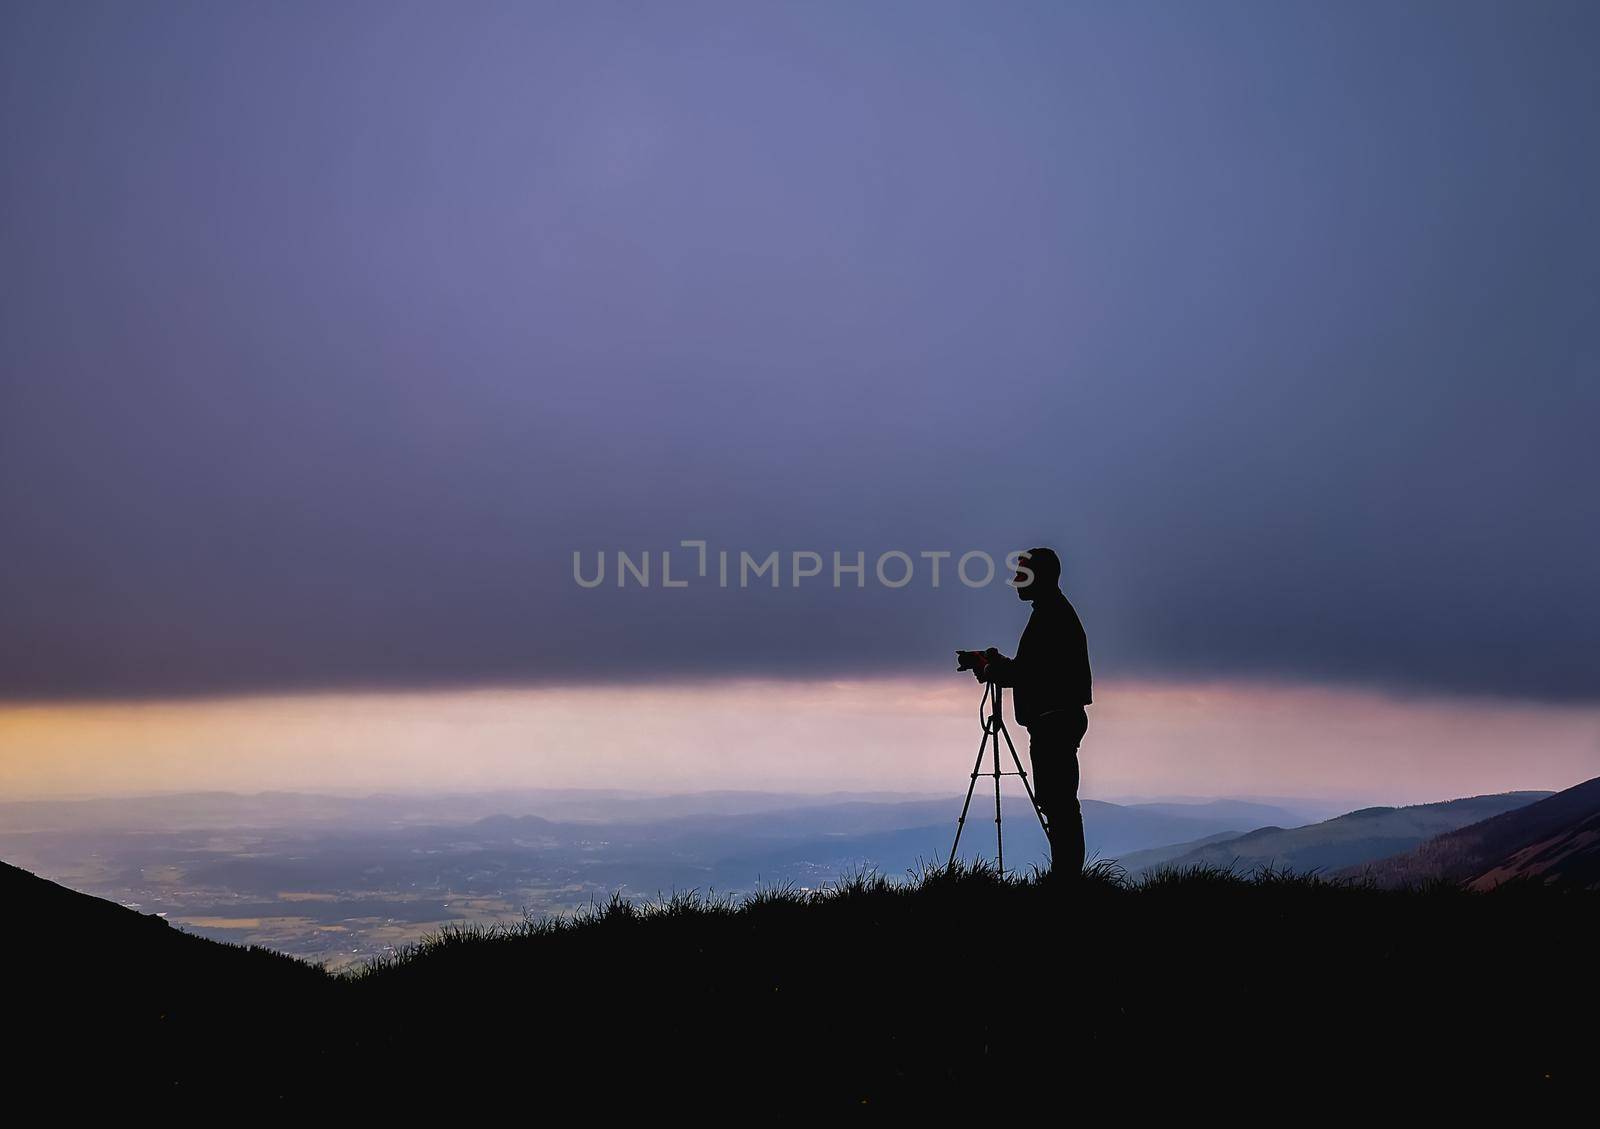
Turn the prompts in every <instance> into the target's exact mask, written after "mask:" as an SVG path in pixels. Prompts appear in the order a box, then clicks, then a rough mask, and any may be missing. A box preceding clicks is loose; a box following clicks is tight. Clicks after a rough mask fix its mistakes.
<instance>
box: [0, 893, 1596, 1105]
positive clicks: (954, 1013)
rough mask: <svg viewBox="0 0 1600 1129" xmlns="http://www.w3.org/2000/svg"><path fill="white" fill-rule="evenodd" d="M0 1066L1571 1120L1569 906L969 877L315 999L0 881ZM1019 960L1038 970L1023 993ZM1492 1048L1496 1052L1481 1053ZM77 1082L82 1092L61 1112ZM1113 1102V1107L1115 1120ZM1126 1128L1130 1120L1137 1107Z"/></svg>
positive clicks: (546, 928)
mask: <svg viewBox="0 0 1600 1129" xmlns="http://www.w3.org/2000/svg"><path fill="white" fill-rule="evenodd" d="M4 881H5V886H4V890H3V891H0V892H3V893H4V894H5V895H6V896H7V905H8V907H9V908H10V909H11V910H12V912H13V916H12V918H11V921H12V928H11V929H9V930H8V931H7V940H6V949H5V952H4V959H5V960H6V962H7V964H6V967H7V968H8V970H9V971H10V972H11V973H12V981H11V985H12V990H11V993H10V996H9V998H8V1027H9V1029H10V1031H12V1032H25V1033H27V1036H28V1037H27V1039H26V1041H23V1042H21V1043H20V1045H19V1046H18V1047H17V1048H16V1049H15V1050H13V1052H12V1053H11V1054H10V1055H9V1056H8V1059H7V1066H8V1069H10V1070H11V1071H12V1073H13V1076H14V1077H18V1078H26V1079H28V1080H29V1083H30V1085H32V1086H34V1087H36V1088H37V1087H39V1086H43V1085H46V1084H49V1085H52V1086H55V1085H58V1084H60V1083H62V1082H71V1084H72V1085H73V1087H75V1088H74V1089H72V1090H59V1089H57V1090H52V1091H50V1092H53V1093H58V1094H59V1093H71V1094H72V1095H73V1102H74V1104H75V1106H79V1107H81V1106H82V1104H83V1103H84V1102H85V1101H88V1100H91V1099H92V1098H96V1097H100V1098H104V1099H106V1100H114V1101H117V1102H119V1103H122V1102H127V1101H129V1100H130V1099H131V1100H134V1101H135V1102H143V1101H147V1100H149V1099H151V1098H161V1099H164V1100H167V1101H170V1100H172V1099H173V1098H174V1097H181V1098H182V1099H183V1102H184V1103H185V1104H183V1105H182V1107H181V1108H183V1109H186V1110H189V1111H190V1112H191V1113H195V1112H204V1113H207V1114H209V1115H214V1116H221V1115H223V1114H224V1113H231V1112H237V1111H239V1110H241V1109H245V1108H248V1109H250V1110H251V1111H252V1112H258V1111H261V1110H267V1109H277V1110H280V1111H283V1112H290V1111H293V1112H296V1113H301V1114H303V1113H305V1112H308V1111H309V1112H317V1113H322V1112H326V1111H328V1110H332V1109H349V1110H352V1111H354V1112H359V1113H361V1114H363V1115H366V1116H370V1115H372V1114H373V1113H375V1112H378V1111H395V1112H404V1113H407V1114H411V1115H415V1114H417V1113H418V1112H419V1111H422V1110H432V1109H449V1110H454V1111H456V1112H457V1113H459V1112H460V1111H461V1110H463V1109H466V1110H471V1111H473V1112H474V1113H480V1112H484V1111H488V1110H491V1109H499V1108H507V1107H511V1108H517V1109H521V1110H523V1111H526V1110H528V1109H531V1108H539V1107H544V1106H548V1105H551V1104H553V1103H557V1102H561V1103H570V1102H574V1101H577V1102H584V1103H585V1104H587V1105H591V1106H594V1107H596V1108H607V1109H614V1108H616V1107H619V1106H628V1107H632V1106H635V1105H640V1104H644V1105H650V1106H655V1107H657V1108H671V1107H677V1108H685V1107H694V1108H707V1109H712V1108H714V1109H718V1110H724V1111H732V1110H734V1109H739V1110H748V1111H755V1110H771V1109H774V1108H784V1109H794V1108H799V1107H817V1106H827V1107H835V1108H838V1107H844V1106H858V1105H860V1104H863V1103H866V1104H869V1105H873V1106H885V1105H887V1106H923V1107H928V1106H932V1107H936V1108H944V1109H947V1108H949V1107H951V1106H953V1105H958V1104H961V1103H964V1102H968V1101H981V1102H983V1103H984V1104H986V1105H995V1104H999V1105H1004V1104H1007V1103H1012V1102H1016V1103H1021V1102H1025V1101H1027V1100H1029V1098H1030V1095H1034V1094H1036V1092H1037V1087H1038V1086H1039V1085H1041V1084H1048V1085H1050V1086H1071V1087H1072V1088H1074V1089H1075V1090H1078V1091H1080V1092H1086V1093H1087V1092H1090V1091H1093V1092H1097V1093H1104V1094H1106V1095H1108V1096H1111V1097H1112V1098H1116V1097H1118V1096H1126V1095H1128V1094H1131V1093H1141V1094H1145V1091H1146V1090H1147V1089H1148V1088H1149V1087H1150V1085H1151V1081H1152V1080H1158V1083H1159V1084H1158V1085H1157V1086H1156V1087H1155V1089H1154V1090H1151V1091H1150V1092H1149V1093H1148V1094H1145V1097H1143V1098H1141V1102H1142V1103H1144V1104H1146V1105H1148V1104H1149V1102H1154V1103H1156V1104H1161V1103H1162V1102H1164V1101H1171V1102H1179V1101H1181V1102H1183V1103H1188V1104H1189V1106H1190V1108H1193V1106H1192V1103H1193V1102H1194V1101H1196V1100H1197V1099H1199V1098H1200V1097H1202V1096H1210V1097H1213V1098H1215V1099H1217V1100H1221V1099H1223V1098H1230V1097H1231V1099H1232V1100H1239V1099H1241V1098H1248V1099H1250V1100H1261V1099H1263V1098H1265V1097H1267V1096H1268V1095H1271V1094H1275V1093H1276V1094H1280V1095H1283V1098H1282V1099H1280V1100H1288V1099H1290V1098H1294V1099H1303V1097H1304V1095H1305V1087H1306V1086H1307V1085H1308V1079H1312V1078H1317V1077H1324V1076H1329V1077H1331V1076H1333V1075H1334V1074H1336V1076H1337V1081H1338V1089H1339V1093H1340V1094H1342V1095H1349V1094H1354V1093H1368V1094H1372V1095H1377V1094H1380V1093H1381V1094H1385V1095H1388V1094H1391V1093H1393V1092H1395V1091H1396V1090H1400V1091H1410V1092H1412V1093H1415V1094H1419V1095H1428V1096H1429V1097H1432V1096H1435V1095H1436V1094H1439V1093H1444V1092H1449V1091H1450V1090H1451V1088H1453V1087H1466V1086H1469V1085H1470V1086H1471V1088H1472V1091H1473V1093H1474V1094H1484V1093H1489V1092H1506V1093H1512V1094H1515V1095H1517V1096H1518V1098H1519V1100H1520V1101H1522V1102H1523V1103H1524V1104H1523V1109H1524V1112H1531V1111H1533V1110H1535V1109H1536V1108H1537V1106H1538V1104H1539V1102H1540V1101H1541V1100H1542V1098H1543V1096H1544V1095H1546V1094H1553V1093H1555V1092H1556V1091H1558V1090H1561V1089H1564V1088H1569V1087H1570V1088H1573V1089H1576V1087H1577V1086H1578V1085H1579V1084H1580V1083H1581V1082H1582V1081H1583V1080H1584V1079H1586V1078H1587V1076H1588V1072H1589V1071H1590V1069H1591V1068H1592V1064H1593V1062H1594V1060H1595V1055H1596V1051H1597V1047H1596V1032H1595V1029H1594V1027H1593V1025H1592V1024H1587V1023H1586V1022H1583V1023H1578V1022H1574V1018H1575V1017H1586V1016H1588V1015H1592V1014H1594V1013H1595V1009H1596V1008H1597V1007H1600V982H1597V981H1596V980H1595V978H1594V977H1593V976H1592V975H1591V974H1590V969H1589V953H1588V950H1587V947H1586V946H1582V945H1574V944H1571V943H1570V939H1571V938H1574V937H1584V936H1592V935H1594V931H1595V927H1596V926H1597V925H1600V912H1597V910H1600V898H1596V897H1593V896H1589V895H1578V896H1562V895H1560V894H1555V893H1550V892H1546V891H1529V890H1528V889H1527V888H1526V887H1524V886H1520V885H1515V886H1512V887H1508V888H1507V889H1505V890H1500V891H1496V892H1494V893H1491V894H1473V893H1467V892H1462V891H1459V890H1456V889H1453V888H1445V887H1440V888H1438V889H1436V890H1432V891H1429V892H1425V893H1386V892H1383V891H1379V890H1376V889H1371V888H1363V887H1361V886H1355V885H1350V884H1334V883H1328V882H1324V881H1321V880H1318V879H1315V878H1309V877H1303V876H1299V877H1297V876H1294V875H1290V874H1286V873H1283V872H1274V871H1265V872H1262V873H1260V874H1258V875H1256V876H1254V877H1252V878H1250V879H1246V878H1243V877H1240V876H1238V875H1230V874H1226V873H1222V872H1219V871H1215V870H1207V869H1203V868H1202V869H1193V870H1190V871H1185V872H1178V871H1167V872H1162V873H1159V874H1157V875H1155V876H1153V877H1151V878H1148V879H1146V880H1145V881H1143V882H1141V883H1138V884H1132V883H1129V882H1128V881H1126V880H1125V879H1123V878H1121V877H1120V875H1119V874H1118V873H1117V872H1115V871H1114V870H1113V869H1112V868H1109V867H1104V866H1102V867H1099V868H1094V869H1091V871H1090V872H1089V873H1088V874H1086V876H1085V879H1084V880H1083V881H1081V882H1079V883H1076V884H1074V885H1073V886H1072V887H1069V888H1068V889H1067V890H1061V889H1056V888H1053V887H1054V886H1055V883H1053V881H1052V880H1051V879H1050V878H1049V876H1048V875H1046V876H1043V877H1035V878H1029V879H1025V880H1018V879H1008V880H1002V879H1000V878H998V877H996V876H995V875H994V874H993V873H992V871H990V870H987V869H985V868H983V867H976V868H967V867H960V866H958V867H955V868H952V869H948V870H946V869H936V870H930V871H928V872H926V873H925V874H924V875H923V876H922V877H921V878H920V879H919V880H916V881H912V882H890V881H887V880H885V879H883V878H881V877H877V876H862V877H858V878H856V879H854V880H852V881H849V882H845V883H842V884H840V885H839V886H837V887H835V888H833V889H831V890H829V891H827V892H825V893H821V894H802V893H799V892H796V891H793V890H790V889H775V890H769V891H766V892H765V893H763V894H761V895H759V896H756V897H753V898H750V899H747V900H745V901H744V902H742V903H734V902H733V901H731V900H729V899H715V898H706V897H702V896H700V895H698V894H695V893H688V894H679V895H676V896H673V897H670V898H667V899H664V900H661V901H659V902H656V903H652V904H648V905H643V906H640V905H633V904H630V903H628V902H625V901H622V900H620V899H617V900H613V901H612V902H611V903H610V904H607V905H604V906H596V907H594V908H593V910H592V911H591V912H589V913H587V914H585V915H581V916H580V917H578V918H577V919H557V920H548V921H542V922H529V923H526V924H524V925H522V926H519V927H509V928H499V929H481V928H480V929H453V930H446V931H445V932H443V933H441V934H439V935H438V936H436V937H434V938H433V939H431V940H430V941H429V942H427V943H425V944H423V945H421V946H419V947H416V948H414V949H412V950H409V951H407V952H406V953H404V954H403V955H402V956H401V957H399V958H397V959H394V960H390V961H386V962H380V963H378V964H376V965H373V966H371V967H369V968H368V969H366V970H364V971H362V972H360V973H359V974H356V975H344V976H333V975H328V974H325V973H323V972H322V971H321V970H319V969H316V968H312V967H310V966H307V965H303V964H299V963H297V962H294V961H291V960H288V959H285V958H278V957H273V956H271V955H269V954H266V953H262V952H260V951H250V950H245V949H241V948H238V947H235V946H228V945H220V944H216V943H213V942H209V941H204V940H201V939H198V938H194V937H189V936H185V935H184V934H182V933H180V932H179V931H177V930H176V929H170V928H167V927H166V926H164V925H161V924H158V923H156V922H155V921H152V920H151V919H149V918H146V917H142V916H140V915H138V914H135V913H132V912H130V911H128V910H125V909H122V908H120V907H116V906H111V905H108V904H105V903H99V904H96V902H95V900H94V899H91V898H86V897H82V896H81V895H73V894H71V893H70V892H69V891H65V890H62V889H61V888H59V887H54V886H52V884H50V883H45V882H41V881H39V880H38V879H34V878H32V877H31V876H29V875H25V874H23V873H21V872H18V871H16V870H15V869H12V868H8V869H7V870H6V871H5V874H4ZM1041 955H1043V956H1047V957H1048V959H1040V957H1041ZM1504 1032H1515V1036H1514V1037H1509V1038H1508V1037H1501V1035H1500V1034H1499V1033H1504ZM91 1078H92V1079H93V1083H92V1085H88V1084H86V1083H85V1081H84V1080H85V1079H91ZM1136 1088H1138V1089H1136ZM1146 1098H1147V1099H1148V1101H1146Z"/></svg>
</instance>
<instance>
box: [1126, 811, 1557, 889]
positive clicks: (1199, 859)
mask: <svg viewBox="0 0 1600 1129" xmlns="http://www.w3.org/2000/svg"><path fill="white" fill-rule="evenodd" d="M1550 795H1551V793H1549V792H1504V793H1501V794H1499V795H1493V796H1472V797H1470V798H1467V799H1461V800H1446V801H1444V802H1442V803H1436V804H1416V805H1413V806H1411V807H1400V808H1385V807H1375V808H1363V809H1361V810H1360V811H1353V812H1350V813H1348V814H1347V815H1341V816H1337V817H1336V818H1334V819H1329V820H1324V821H1323V822H1321V823H1313V824H1310V825H1309V826H1306V827H1296V828H1289V829H1286V828H1282V827H1262V828H1258V829H1257V830H1254V831H1250V832H1248V833H1246V834H1243V835H1232V834H1212V835H1209V836H1206V837H1203V838H1200V839H1198V840H1195V841H1193V842H1188V843H1179V844H1176V845H1174V846H1170V847H1158V848H1154V849H1150V850H1143V851H1134V852H1131V853H1129V854H1126V855H1123V856H1121V857H1120V858H1119V859H1118V861H1119V862H1120V863H1121V864H1122V866H1123V867H1124V868H1125V869H1126V870H1127V871H1128V872H1129V873H1130V874H1135V875H1137V874H1141V873H1145V872H1147V871H1150V870H1153V869H1156V868H1158V867H1178V868H1184V867H1191V866H1215V867H1223V868H1233V869H1236V870H1241V871H1251V870H1258V869H1260V868H1262V867H1274V868H1280V869H1282V868H1286V869H1289V870H1296V871H1309V870H1317V871H1333V870H1339V869H1342V868H1346V867H1351V866H1355V865H1358V864H1361V863H1367V862H1375V861H1377V860H1378V859H1383V858H1387V857H1388V856H1390V855H1395V854H1399V853H1401V852H1403V851H1408V850H1411V849H1412V848H1415V847H1419V846H1421V845H1422V844H1423V843H1425V842H1427V841H1428V840H1430V839H1432V838H1433V837H1434V836H1436V835H1440V834H1444V833H1446V832H1450V831H1455V830H1458V829H1460V828H1463V827H1467V826H1470V825H1472V824H1475V823H1478V822H1480V821H1481V820H1485V819H1489V818H1491V817H1493V816H1498V815H1501V814H1502V813H1505V812H1510V811H1514V810H1516V809H1518V808H1523V807H1527V806H1528V805H1529V804H1532V803H1535V802H1537V801H1540V800H1543V799H1545V798H1546V797H1548V796H1550Z"/></svg>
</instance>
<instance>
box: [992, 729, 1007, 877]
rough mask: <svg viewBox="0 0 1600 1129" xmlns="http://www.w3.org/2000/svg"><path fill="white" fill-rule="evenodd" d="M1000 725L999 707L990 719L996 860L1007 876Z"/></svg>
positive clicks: (1001, 875)
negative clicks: (1001, 794)
mask: <svg viewBox="0 0 1600 1129" xmlns="http://www.w3.org/2000/svg"><path fill="white" fill-rule="evenodd" d="M999 727H1000V717H999V711H998V709H997V710H996V712H995V716H994V717H992V718H991V719H990V721H989V732H990V735H991V736H993V737H994V862H995V866H997V867H998V868H999V870H1000V877H1002V878H1004V877H1005V876H1006V843H1005V836H1004V834H1003V833H1002V832H1001V830H1000V737H999V735H998V733H997V732H996V731H997V730H998V729H999Z"/></svg>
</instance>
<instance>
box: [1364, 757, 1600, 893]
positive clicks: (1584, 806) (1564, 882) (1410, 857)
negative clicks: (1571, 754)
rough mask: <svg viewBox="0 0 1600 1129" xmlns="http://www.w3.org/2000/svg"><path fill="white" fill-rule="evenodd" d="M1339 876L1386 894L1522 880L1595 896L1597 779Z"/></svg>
mask: <svg viewBox="0 0 1600 1129" xmlns="http://www.w3.org/2000/svg"><path fill="white" fill-rule="evenodd" d="M1343 874H1344V875H1345V876H1349V877H1370V878H1373V879H1376V880H1377V882H1378V884H1379V885H1380V886H1385V887H1396V886H1415V885H1420V884H1422V883H1426V882H1430V881H1438V880H1444V881H1448V882H1456V883H1460V884H1463V885H1466V886H1468V887H1470V888H1472V889H1477V890H1487V889H1492V888H1493V887H1495V886H1499V885H1501V884H1503V883H1505V882H1508V881H1512V880H1517V879H1522V880H1528V881H1533V882H1538V883H1541V884H1544V885H1549V886H1559V887H1564V888H1575V889H1589V890H1596V889H1600V777H1596V778H1595V779H1593V780H1588V781H1585V782H1584V783H1582V784H1579V785H1576V786H1575V787H1572V788H1568V789H1567V790H1566V791H1564V792H1557V793H1555V794H1554V795H1552V796H1550V797H1549V798H1547V799H1543V800H1540V801H1539V802H1538V803H1534V804H1527V805H1523V806H1519V807H1517V808H1515V809H1513V810H1511V811H1507V812H1504V813H1502V814H1499V815H1496V816H1494V817H1493V818H1491V819H1486V820H1483V821H1482V822H1479V823H1474V824H1472V825H1470V826H1468V827H1463V828H1461V829H1459V830H1456V831H1451V832H1448V833H1446V834H1443V835H1439V836H1437V837H1435V838H1433V839H1430V840H1429V841H1428V842H1426V843H1423V844H1421V845H1420V846H1418V847H1417V848H1416V849H1414V850H1411V851H1408V852H1406V853H1404V854H1398V855H1395V856H1393V857H1390V858H1385V859H1382V860H1379V861H1377V862H1373V863H1370V864H1365V865H1360V866H1352V867H1349V868H1348V869H1347V870H1345V871H1344V872H1343Z"/></svg>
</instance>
